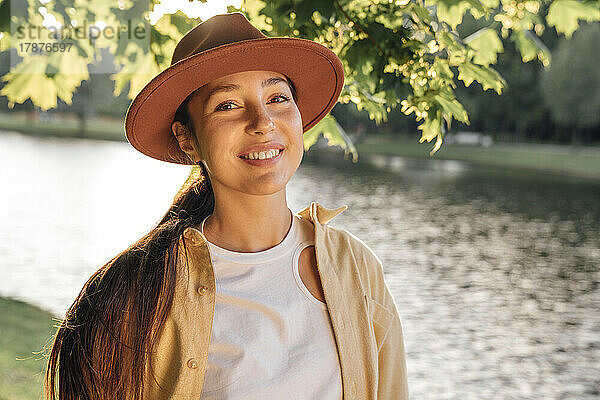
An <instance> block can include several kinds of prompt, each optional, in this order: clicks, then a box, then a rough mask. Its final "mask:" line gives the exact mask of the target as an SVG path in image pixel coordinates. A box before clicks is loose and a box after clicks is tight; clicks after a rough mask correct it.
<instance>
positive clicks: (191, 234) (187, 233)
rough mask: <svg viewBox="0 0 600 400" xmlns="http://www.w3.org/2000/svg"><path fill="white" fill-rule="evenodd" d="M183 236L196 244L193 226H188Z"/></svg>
mask: <svg viewBox="0 0 600 400" xmlns="http://www.w3.org/2000/svg"><path fill="white" fill-rule="evenodd" d="M183 236H184V237H185V238H186V239H187V240H189V241H190V242H191V243H192V244H196V236H195V235H194V232H192V228H187V229H186V230H185V231H183Z"/></svg>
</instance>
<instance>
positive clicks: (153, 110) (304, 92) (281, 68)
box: [125, 37, 344, 164]
mask: <svg viewBox="0 0 600 400" xmlns="http://www.w3.org/2000/svg"><path fill="white" fill-rule="evenodd" d="M260 70H264V71H275V72H279V73H281V74H284V75H286V76H287V77H288V78H290V79H291V81H292V82H293V84H294V86H295V88H296V93H297V102H296V104H297V106H298V109H299V111H300V115H301V116H302V126H303V132H306V131H307V130H309V129H310V128H312V127H313V126H314V125H316V124H317V122H319V121H320V120H321V119H322V118H323V117H325V116H326V115H327V113H328V112H329V111H331V109H332V108H333V106H335V104H336V103H337V100H338V98H339V95H340V93H341V91H342V88H343V85H344V69H343V66H342V63H341V61H340V59H339V58H338V57H337V55H336V54H335V53H334V52H332V51H331V50H329V49H328V48H327V47H325V46H322V45H320V44H318V43H316V42H313V41H311V40H306V39H299V38H283V37H268V38H260V39H251V40H244V41H240V42H235V43H230V44H227V45H223V46H218V47H215V48H212V49H210V50H207V51H204V52H202V53H198V54H196V55H193V56H190V57H188V58H186V59H183V60H181V61H179V62H177V63H175V64H173V65H171V66H170V67H168V68H167V69H165V70H164V71H162V72H161V73H159V74H158V75H156V76H155V77H154V78H153V79H152V80H151V81H150V82H149V83H148V84H147V85H146V86H145V87H144V88H143V89H142V90H141V91H140V92H139V93H138V95H137V96H136V97H135V99H134V100H133V102H132V103H131V105H130V106H129V109H128V110H127V115H126V117H125V134H126V137H127V140H128V141H129V143H130V144H131V145H132V146H133V147H134V148H136V149H137V150H139V151H140V152H142V153H144V154H145V155H147V156H149V157H152V158H155V159H158V160H161V161H166V162H172V163H177V164H190V163H191V162H190V160H189V159H188V158H187V156H186V155H185V154H184V153H183V151H181V149H180V148H179V145H178V144H177V140H176V139H175V136H174V135H173V133H172V131H171V124H172V122H173V118H174V116H175V112H176V111H177V108H179V105H180V104H181V103H182V102H183V101H184V100H185V99H186V97H187V96H188V95H190V94H191V93H192V92H193V91H195V90H196V89H198V88H199V87H201V86H203V85H205V84H206V83H209V82H211V81H213V80H215V79H217V78H220V77H223V76H225V75H230V74H234V73H237V72H242V71H260Z"/></svg>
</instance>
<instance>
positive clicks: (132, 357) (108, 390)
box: [44, 77, 297, 400]
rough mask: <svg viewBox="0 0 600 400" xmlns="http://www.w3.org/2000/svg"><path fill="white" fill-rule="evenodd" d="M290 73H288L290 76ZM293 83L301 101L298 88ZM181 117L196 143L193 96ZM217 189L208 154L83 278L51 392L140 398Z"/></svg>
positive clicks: (53, 356) (50, 396)
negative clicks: (188, 253) (187, 256)
mask: <svg viewBox="0 0 600 400" xmlns="http://www.w3.org/2000/svg"><path fill="white" fill-rule="evenodd" d="M286 78H287V77H286ZM287 80H288V84H289V86H290V89H291V91H292V97H293V98H294V101H296V100H297V99H296V90H295V87H294V85H293V84H292V82H291V80H289V78H288V79H287ZM193 95H194V93H192V94H191V95H190V96H188V97H187V98H186V100H185V101H184V102H183V103H182V104H181V105H180V107H179V109H178V110H177V113H176V114H175V118H174V120H175V121H179V122H181V123H182V124H183V125H184V126H186V127H188V132H190V133H191V136H192V140H193V141H194V143H195V144H196V146H198V141H197V137H196V135H195V134H194V133H193V132H194V129H193V126H192V124H191V118H190V113H189V108H188V103H189V100H190V99H191V97H192V96H193ZM214 205H215V198H214V192H213V190H212V186H211V183H210V179H209V177H208V173H207V171H206V167H205V166H204V164H203V163H202V162H200V163H199V167H198V168H194V169H193V171H192V173H191V174H190V177H189V178H188V180H187V181H186V182H185V183H184V185H183V187H182V189H181V190H180V191H179V193H178V194H177V196H176V197H175V199H174V202H173V204H172V206H171V207H170V208H169V210H168V211H167V212H166V214H165V215H164V216H163V217H162V219H161V221H160V222H159V223H158V224H157V225H156V226H155V227H154V228H153V229H152V230H151V231H150V232H149V233H147V234H146V235H145V236H143V237H142V238H140V239H139V240H138V241H137V242H135V243H134V244H132V245H131V246H129V247H128V248H127V249H125V250H124V251H122V252H121V253H119V254H118V255H117V256H115V257H114V258H113V259H111V260H110V261H109V262H107V263H106V264H105V265H104V266H102V267H101V268H100V269H99V270H98V271H96V272H95V273H94V274H93V275H92V276H91V277H90V278H89V279H88V281H87V282H86V283H85V285H84V286H83V288H82V289H81V292H80V293H79V295H78V296H77V298H76V299H75V301H74V302H73V304H72V305H71V306H70V307H69V309H68V310H67V312H66V316H65V318H64V319H63V320H62V322H61V324H60V326H59V327H58V330H57V332H56V334H55V337H54V342H53V344H52V348H51V350H50V355H49V359H48V366H47V370H46V379H45V384H44V392H45V399H46V400H55V399H56V396H57V395H58V398H59V399H60V400H108V399H119V400H121V399H123V400H125V399H127V400H140V399H142V398H143V393H144V376H145V372H146V366H147V363H148V361H149V357H150V353H151V351H152V349H153V348H154V346H155V344H156V342H157V340H158V332H160V330H161V328H162V326H163V325H164V323H165V321H166V319H167V316H168V313H169V311H170V309H171V304H172V301H173V295H174V291H175V281H176V265H177V258H178V251H177V250H178V247H177V246H178V242H179V240H180V238H181V240H183V241H185V239H184V237H183V236H182V234H183V231H184V230H185V229H186V228H188V227H191V226H197V225H198V224H200V223H201V222H202V220H203V219H204V218H206V217H207V216H209V215H210V214H212V212H213V210H214Z"/></svg>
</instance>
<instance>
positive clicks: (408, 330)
mask: <svg viewBox="0 0 600 400" xmlns="http://www.w3.org/2000/svg"><path fill="white" fill-rule="evenodd" d="M473 151H477V149H476V148H474V150H473ZM0 171H2V172H1V173H0V185H1V187H2V191H0V206H1V207H0V257H1V259H2V260H3V262H2V264H1V265H0V295H2V296H7V297H13V298H18V299H22V300H25V301H28V302H30V303H32V304H36V305H38V306H40V307H42V308H44V309H46V310H49V311H51V312H52V313H54V314H55V315H56V316H58V317H61V316H63V315H64V312H65V310H66V308H67V307H68V306H69V305H70V304H71V303H72V301H73V300H74V298H75V297H76V295H77V294H78V292H79V290H80V289H81V287H82V286H83V284H84V282H85V281H86V280H87V278H88V277H89V276H90V275H91V274H92V273H93V272H94V271H95V270H96V269H97V268H99V267H100V266H102V265H103V264H105V263H106V262H107V261H108V260H109V259H110V258H112V257H113V256H114V255H116V254H117V253H118V252H120V251H122V250H123V249H125V248H126V247H127V246H128V245H129V244H130V243H132V242H133V241H135V240H136V239H137V238H139V237H140V236H142V235H143V234H144V233H146V232H147V231H148V230H149V229H151V228H152V226H153V224H154V223H156V222H157V220H158V219H159V218H160V217H162V215H163V214H164V213H165V211H166V210H167V208H168V206H169V204H170V203H171V201H172V199H173V196H174V195H175V194H176V192H177V190H178V189H179V187H180V186H181V184H182V183H183V182H184V181H185V179H186V177H187V175H188V172H189V167H185V166H178V165H174V164H173V165H170V164H167V163H163V162H159V161H155V160H152V159H150V158H148V157H145V156H143V155H142V154H140V153H138V152H137V151H135V150H134V149H133V148H131V147H130V146H129V145H128V144H127V143H122V142H108V141H92V140H76V139H61V138H41V137H34V136H27V135H22V134H18V133H9V132H0ZM287 191H288V203H289V206H290V208H291V209H292V210H294V211H297V210H299V209H301V208H304V207H305V206H306V205H308V204H309V203H310V202H311V201H318V202H320V203H321V204H323V205H324V206H326V207H329V208H334V207H338V206H340V205H342V204H345V205H347V206H348V209H347V210H346V211H344V212H343V213H342V214H340V215H339V216H337V217H336V218H335V219H334V220H333V221H331V224H332V225H333V226H336V227H340V228H344V229H347V230H349V231H350V232H352V233H353V234H355V235H356V236H357V237H359V238H360V239H361V240H363V241H364V242H365V243H366V244H367V245H368V246H369V247H371V248H372V249H373V251H374V252H375V253H376V254H377V255H378V256H379V258H380V259H381V260H382V262H383V265H384V271H385V279H386V282H387V283H388V285H389V287H390V289H391V291H392V293H393V295H394V298H395V300H396V304H397V306H398V310H399V313H400V316H401V318H402V324H403V327H404V337H405V344H406V351H407V353H406V357H407V364H408V373H409V390H410V393H411V398H413V399H419V400H420V399H436V400H437V399H461V400H464V399H477V400H479V399H597V398H599V397H600V289H599V284H600V268H599V266H600V224H599V221H600V181H594V180H584V179H579V178H571V177H557V176H552V175H548V174H542V173H530V172H528V173H525V172H520V171H514V170H513V171H511V170H502V169H491V168H487V169H486V168H482V167H478V166H473V165H469V164H466V163H461V162H456V161H442V160H435V159H432V160H416V159H408V158H400V157H382V156H372V157H367V156H366V155H364V156H363V155H361V156H360V162H359V163H358V164H352V163H351V162H350V161H349V160H344V159H343V157H342V153H341V152H338V153H336V154H334V155H333V158H332V156H331V154H329V153H323V152H321V153H317V152H315V151H313V150H310V151H309V152H308V153H307V154H306V155H305V159H304V161H303V163H302V165H301V167H300V169H299V170H298V172H297V173H296V175H295V176H294V177H293V178H292V181H291V182H290V184H289V185H288V189H287Z"/></svg>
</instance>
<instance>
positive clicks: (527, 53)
mask: <svg viewBox="0 0 600 400" xmlns="http://www.w3.org/2000/svg"><path fill="white" fill-rule="evenodd" d="M511 40H512V41H513V42H515V44H516V46H517V49H518V50H519V52H520V53H521V58H522V59H523V62H529V61H531V60H535V59H536V58H537V59H539V60H540V61H541V62H542V64H543V65H544V66H548V65H550V57H551V55H550V50H549V49H548V48H547V47H546V45H545V44H544V43H543V42H542V41H541V40H540V39H539V38H538V37H537V36H535V35H534V34H533V33H531V32H530V31H512V34H511Z"/></svg>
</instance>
